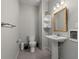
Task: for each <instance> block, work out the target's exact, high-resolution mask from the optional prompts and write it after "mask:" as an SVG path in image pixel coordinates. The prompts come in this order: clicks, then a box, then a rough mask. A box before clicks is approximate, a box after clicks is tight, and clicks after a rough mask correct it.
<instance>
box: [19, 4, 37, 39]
mask: <svg viewBox="0 0 79 59" xmlns="http://www.w3.org/2000/svg"><path fill="white" fill-rule="evenodd" d="M37 16H38V15H37V8H36V7H35V6H31V5H27V4H20V16H19V38H20V39H22V41H25V40H26V37H27V36H35V35H36V31H37V30H36V27H37V20H38V19H37Z"/></svg>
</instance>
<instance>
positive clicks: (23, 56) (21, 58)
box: [17, 49, 50, 59]
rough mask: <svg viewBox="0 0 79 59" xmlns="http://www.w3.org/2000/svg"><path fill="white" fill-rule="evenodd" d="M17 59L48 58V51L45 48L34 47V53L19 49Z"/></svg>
mask: <svg viewBox="0 0 79 59" xmlns="http://www.w3.org/2000/svg"><path fill="white" fill-rule="evenodd" d="M17 59H50V52H49V51H47V50H40V49H36V51H35V52H34V53H31V52H29V50H27V51H20V52H19V55H18V57H17Z"/></svg>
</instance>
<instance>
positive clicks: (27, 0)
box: [20, 0, 40, 6]
mask: <svg viewBox="0 0 79 59" xmlns="http://www.w3.org/2000/svg"><path fill="white" fill-rule="evenodd" d="M20 3H21V4H28V5H33V6H38V5H39V3H40V0H20Z"/></svg>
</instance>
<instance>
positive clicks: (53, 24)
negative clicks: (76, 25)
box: [52, 7, 67, 32]
mask: <svg viewBox="0 0 79 59" xmlns="http://www.w3.org/2000/svg"><path fill="white" fill-rule="evenodd" d="M62 10H64V27H63V29H61V30H58V29H56V27H55V25H56V24H55V17H53V19H52V20H53V21H52V26H53V27H52V29H53V31H54V32H67V8H66V7H65V8H63V9H61V10H59V11H58V12H56V13H54V15H56V14H57V13H59V12H61V11H62Z"/></svg>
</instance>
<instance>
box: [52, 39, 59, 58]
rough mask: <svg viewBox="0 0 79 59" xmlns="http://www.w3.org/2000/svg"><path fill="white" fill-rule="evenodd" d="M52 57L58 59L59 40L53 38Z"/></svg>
mask: <svg viewBox="0 0 79 59" xmlns="http://www.w3.org/2000/svg"><path fill="white" fill-rule="evenodd" d="M51 46H52V57H51V59H58V42H56V41H53V40H52V45H51Z"/></svg>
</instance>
